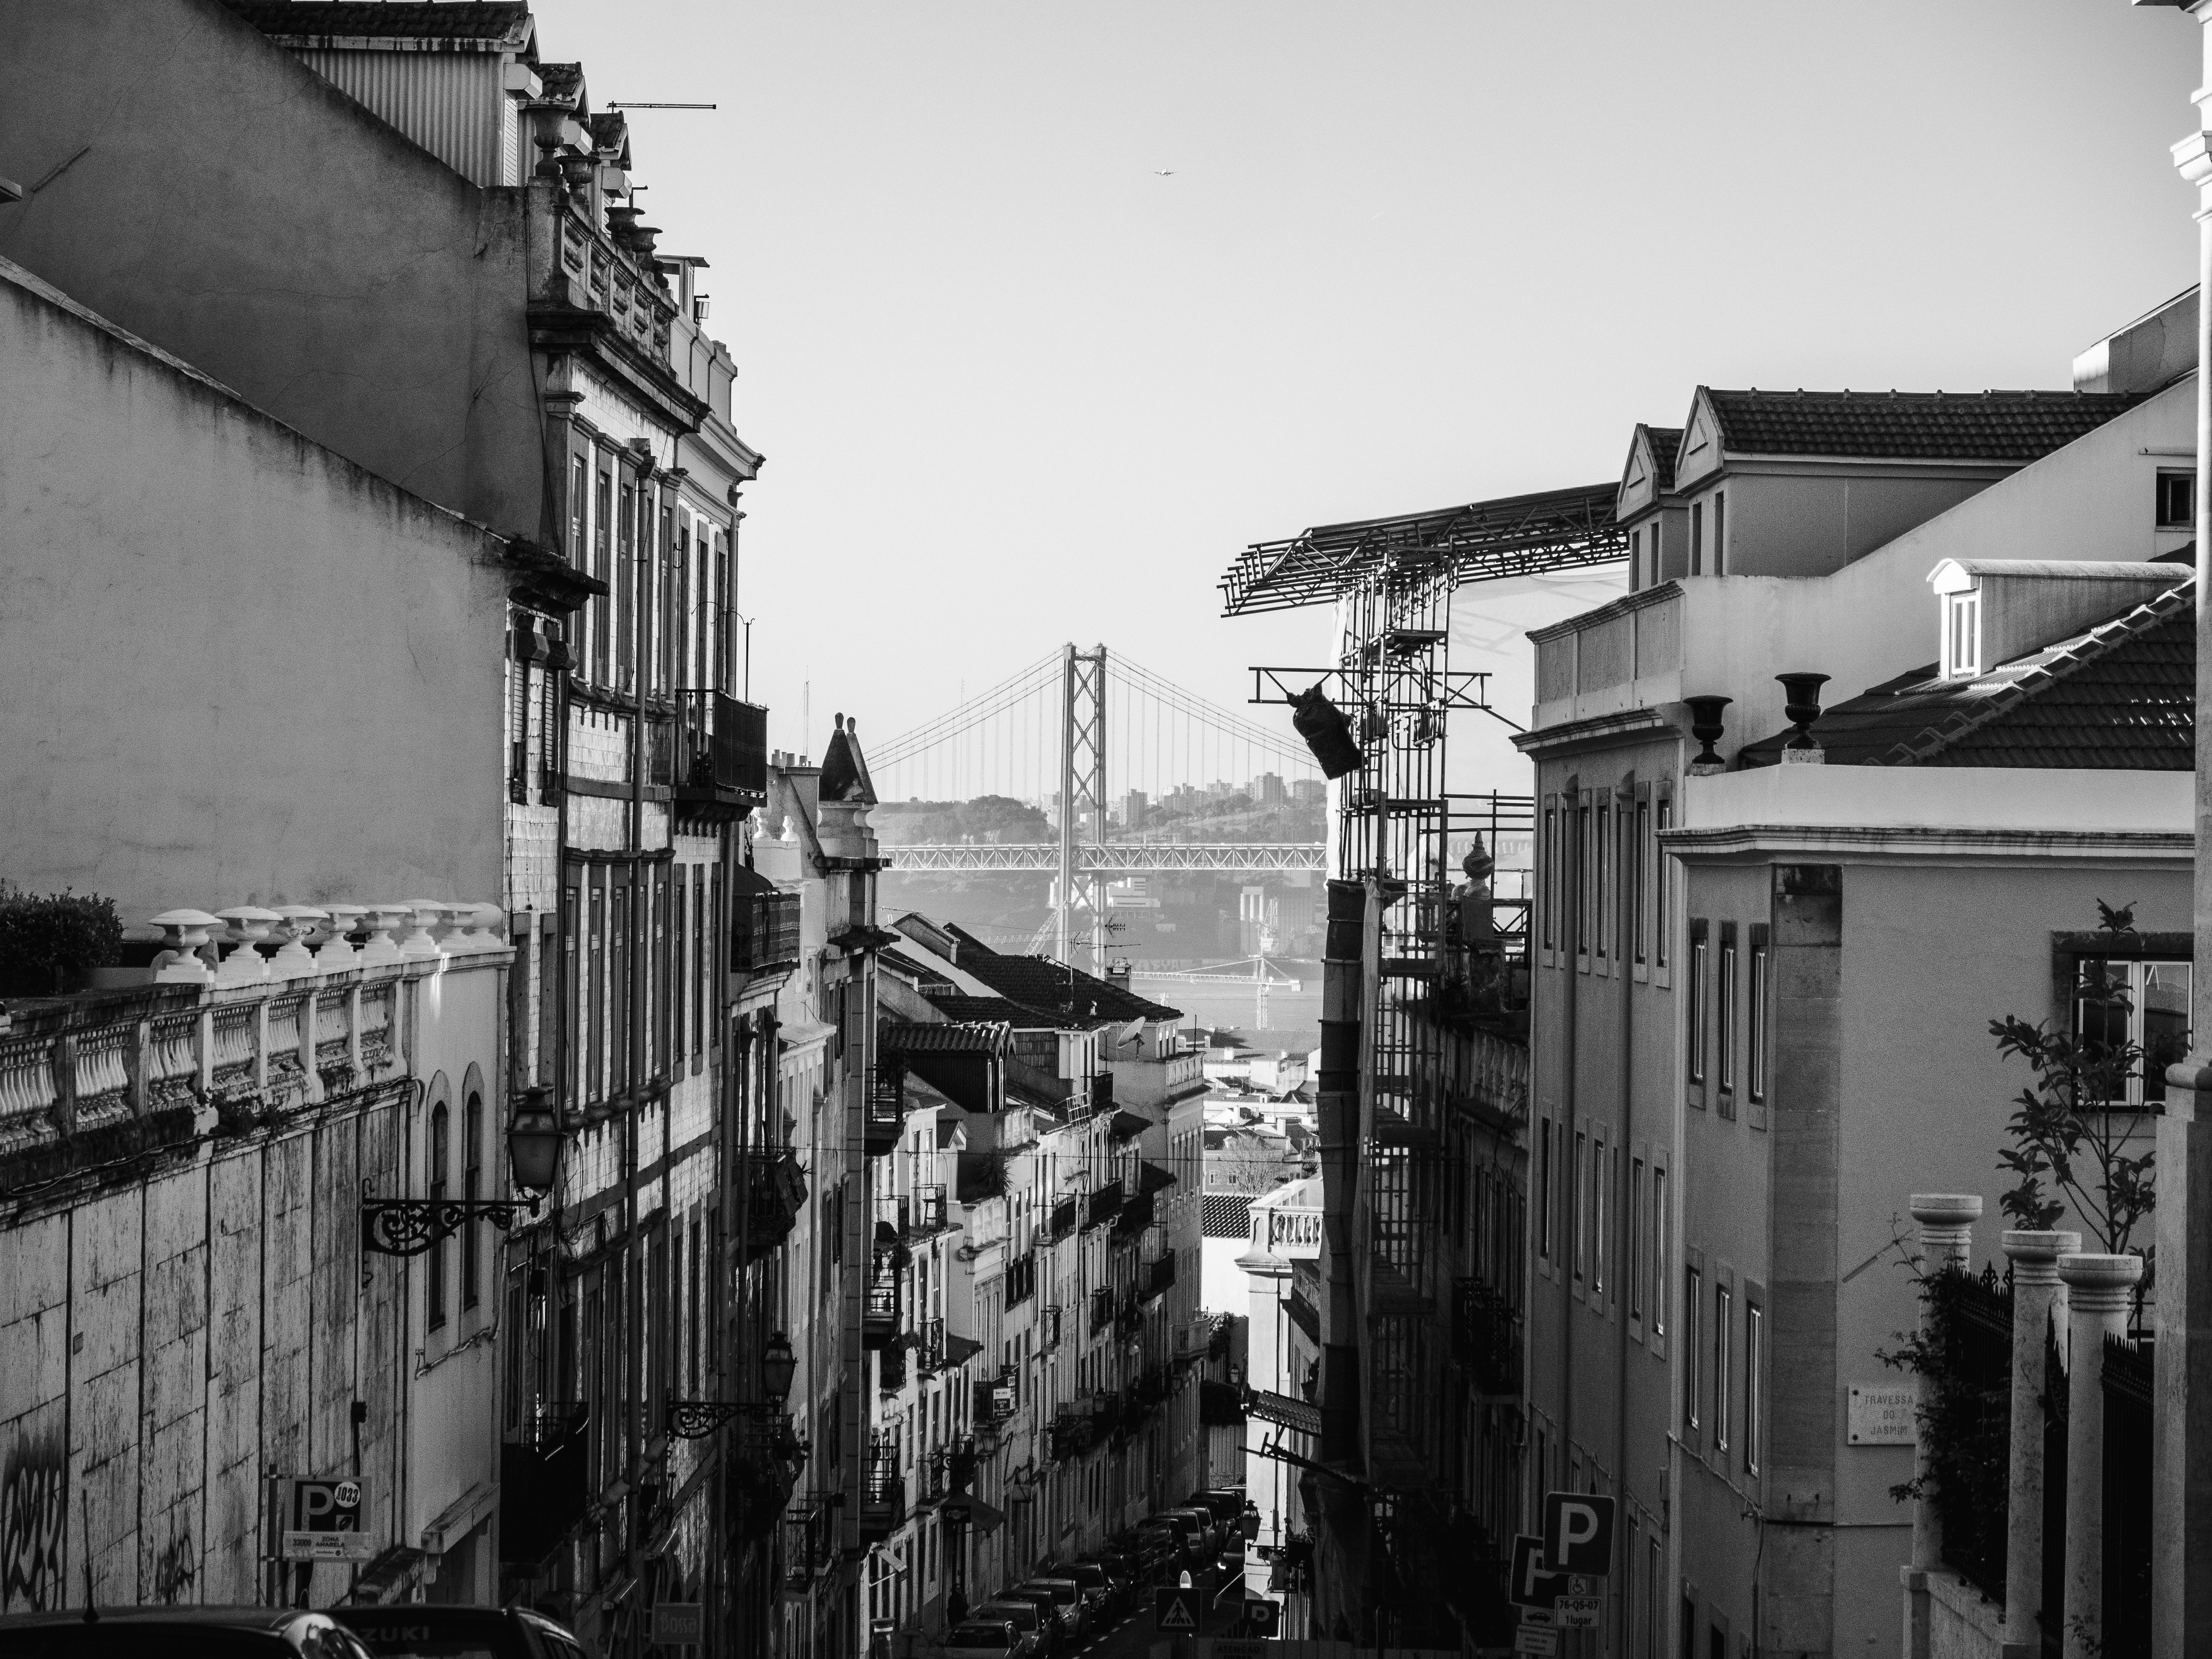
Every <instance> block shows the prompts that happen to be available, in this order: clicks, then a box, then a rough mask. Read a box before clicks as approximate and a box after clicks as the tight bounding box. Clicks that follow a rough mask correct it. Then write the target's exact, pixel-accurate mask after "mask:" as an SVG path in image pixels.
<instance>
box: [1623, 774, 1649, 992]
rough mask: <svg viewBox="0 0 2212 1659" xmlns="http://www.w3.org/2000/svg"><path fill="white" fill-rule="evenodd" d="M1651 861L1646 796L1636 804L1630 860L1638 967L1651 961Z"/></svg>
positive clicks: (1632, 929)
mask: <svg viewBox="0 0 2212 1659" xmlns="http://www.w3.org/2000/svg"><path fill="white" fill-rule="evenodd" d="M1650 860H1651V799H1650V796H1648V795H1645V796H1642V797H1639V798H1638V800H1637V803H1636V840H1635V845H1634V847H1633V848H1632V851H1631V853H1630V856H1629V859H1628V867H1629V882H1630V886H1629V890H1628V915H1629V923H1628V926H1629V929H1630V934H1631V939H1630V949H1631V951H1632V953H1633V955H1634V957H1635V959H1636V960H1637V961H1638V962H1639V963H1642V962H1647V961H1649V960H1650V949H1651V944H1650V926H1649V924H1648V923H1647V921H1645V918H1644V902H1645V900H1644V890H1645V889H1646V888H1648V887H1649V886H1650V884H1651V871H1650Z"/></svg>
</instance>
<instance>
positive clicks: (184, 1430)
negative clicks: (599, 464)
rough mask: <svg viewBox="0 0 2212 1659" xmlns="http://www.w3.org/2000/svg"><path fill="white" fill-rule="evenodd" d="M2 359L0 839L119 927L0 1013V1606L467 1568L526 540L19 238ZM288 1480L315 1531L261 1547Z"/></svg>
mask: <svg viewBox="0 0 2212 1659" xmlns="http://www.w3.org/2000/svg"><path fill="white" fill-rule="evenodd" d="M0 356H5V357H6V358H7V360H8V362H9V368H10V380H9V398H8V401H7V407H6V409H5V410H4V411H0V429H3V430H4V434H5V442H6V444H7V447H8V449H9V453H15V454H33V453H36V454H39V455H40V456H41V457H42V460H41V470H40V488H39V489H37V490H35V491H33V492H31V493H28V494H26V495H21V497H19V498H18V499H16V500H15V501H13V502H12V503H11V514H10V524H9V538H8V542H7V546H6V549H5V551H4V553H0V566H4V567H5V570H4V574H5V577H6V580H7V583H8V588H9V595H10V599H9V605H8V609H7V614H6V618H5V622H4V623H0V641H4V647H5V649H4V651H0V658H4V661H5V669H4V673H5V675H6V676H7V678H8V680H9V689H8V695H7V699H6V705H7V708H8V710H9V714H7V716H5V717H4V720H0V732H4V734H5V737H4V747H5V753H6V757H7V759H8V761H9V766H10V769H11V773H12V775H14V776H15V779H16V781H17V785H18V787H14V788H11V789H10V790H9V792H8V793H7V801H6V806H5V809H4V811H5V814H6V829H7V844H8V847H9V866H10V873H11V876H12V877H13V878H15V880H17V881H19V882H21V883H24V884H27V885H28V886H29V887H30V888H31V890H33V891H36V890H41V889H52V890H64V889H68V888H70V887H75V888H76V890H78V891H79V892H87V891H89V892H92V893H96V894H100V895H102V896H106V897H108V898H111V899H112V901H113V902H114V903H115V905H116V908H117V914H118V919H119V920H120V921H122V922H123V923H124V925H125V933H124V941H123V945H122V951H121V958H120V960H119V961H118V962H116V963H112V964H111V965H109V966H107V967H105V968H103V969H100V971H99V973H98V975H97V976H96V978H95V980H94V983H93V984H92V985H91V986H90V987H83V986H70V985H59V986H57V987H55V989H56V991H57V992H58V993H59V994H55V995H52V996H41V997H33V998H22V999H17V998H13V997H11V998H10V999H9V1003H8V1006H7V1007H6V1008H5V1009H4V1010H0V1102H4V1103H5V1106H4V1109H0V1272H4V1277H5V1279H6V1282H7V1284H8V1285H9V1293H8V1302H7V1308H6V1313H5V1318H4V1321H3V1322H0V1325H4V1329H5V1332H6V1337H7V1346H8V1352H9V1354H10V1355H12V1356H14V1360H13V1362H12V1363H10V1364H8V1365H7V1366H5V1367H3V1368H0V1468H4V1470H5V1474H4V1476H0V1528H4V1530H5V1531H6V1534H7V1536H8V1537H9V1540H10V1548H9V1560H8V1565H7V1568H6V1570H5V1571H4V1572H0V1607H4V1608H5V1609H6V1610H8V1611H22V1610H25V1609H28V1608H53V1607H65V1606H76V1605H82V1603H83V1601H85V1599H86V1597H87V1596H88V1595H89V1596H91V1597H92V1598H94V1600H95V1601H105V1602H111V1603H112V1602H117V1601H125V1602H139V1601H145V1602H161V1601H202V1600H219V1601H261V1600H264V1599H266V1600H276V1599H279V1598H290V1597H295V1596H300V1595H306V1596H308V1597H310V1598H313V1599H315V1600H317V1601H321V1602H325V1603H327V1602H331V1601H338V1600H341V1599H343V1598H344V1597H347V1596H349V1595H351V1596H356V1597H359V1598H362V1599H368V1600H391V1599H404V1598H428V1599H433V1600H442V1601H471V1600H481V1599H485V1598H489V1597H491V1596H494V1595H496V1594H497V1591H498V1581H499V1573H498V1558H497V1553H496V1549H495V1535H494V1528H495V1517H496V1512H497V1508H498V1498H499V1492H500V1481H499V1475H500V1468H499V1453H498V1448H499V1432H498V1416H499V1406H500V1395H499V1380H500V1379H499V1372H498V1370H497V1368H496V1364H495V1348H494V1346H493V1345H492V1335H493V1333H494V1331H495V1328H496V1327H497V1324H498V1322H499V1312H500V1308H501V1299H500V1285H499V1277H498V1276H499V1254H500V1251H499V1244H498V1230H499V1229H500V1228H501V1227H507V1228H512V1227H513V1226H515V1225H518V1224H520V1223H523V1222H526V1219H527V1211H526V1203H527V1205H528V1206H532V1207H535V1206H538V1205H539V1202H540V1200H539V1198H538V1196H537V1195H536V1194H537V1193H538V1192H542V1190H543V1188H544V1180H543V1179H542V1178H538V1180H537V1182H536V1188H535V1190H534V1191H533V1192H532V1194H531V1195H530V1196H528V1197H527V1199H526V1197H525V1194H522V1193H520V1192H519V1191H518V1190H517V1187H516V1182H518V1181H520V1180H521V1179H523V1178H525V1177H526V1176H528V1175H529V1172H528V1171H526V1170H522V1169H520V1168H519V1167H512V1168H511V1167H510V1164H509V1158H508V1152H509V1145H510V1136H509V1131H510V1129H511V1128H515V1127H520V1128H523V1129H526V1130H529V1129H531V1128H532V1127H533V1126H532V1125H530V1124H524V1125H514V1124H513V1123H512V1121H511V1120H510V1116H509V1114H508V1112H507V1110H506V1109H505V1108H506V1103H507V1075H506V1066H507V1053H506V1047H505V1042H504V1037H505V1035H506V1033H505V1029H504V1023H505V1011H506V1008H507V996H506V985H507V979H508V973H509V964H510V961H511V957H512V954H513V952H512V947H511V946H510V945H509V943H508V941H507V938H506V936H505V927H504V926H503V921H504V919H503V916H502V915H501V909H500V908H499V907H498V905H497V904H496V903H495V902H494V901H495V899H496V898H497V897H498V896H499V895H500V894H501V868H500V860H499V857H498V848H499V826H500V819H501V811H502V808H503V791H502V790H501V787H499V777H500V772H499V767H500V761H501V721H500V710H499V705H498V702H497V696H498V685H499V679H500V671H501V659H502V657H503V655H504V652H505V639H506V633H507V627H506V623H507V612H508V608H509V605H510V603H511V597H510V596H511V592H512V589H513V584H514V583H516V582H517V581H520V580H526V575H525V574H524V573H525V571H526V568H527V565H528V560H527V558H526V556H521V555H520V554H519V553H518V550H515V549H514V548H513V545H512V544H511V543H509V542H507V541H506V540H505V539H504V538H500V537H498V536H496V535H494V534H492V533H490V532H487V531H486V530H484V529H483V527H482V526H477V525H473V524H471V523H468V522H466V521H465V520H462V519H460V518H459V517H457V516H456V515H454V514H453V513H450V512H447V511H445V510H444V509H442V508H441V507H437V506H435V505H434V504H432V503H430V502H428V501H423V500H421V499H420V498H418V497H415V496H411V495H408V494H407V493H406V492H405V491H404V490H402V489H398V488H397V487H395V486H393V485H392V484H391V483H387V482H386V481H384V480H382V479H380V478H378V477H374V475H373V474H371V473H369V472H368V471H366V470H364V469H363V468H362V467H360V466H358V465H355V464H354V463H352V462H351V461H349V460H348V459H346V458H344V457H343V456H341V455H338V454H336V453H332V452H331V451H329V450H327V449H325V448H323V447H320V446H319V445H317V444H314V443H313V442H312V441H309V440H307V439H306V438H305V437H303V436H302V435H301V434H299V433H298V432H296V431H294V430H292V429H290V428H288V427H286V426H284V425H283V423H282V422H278V421H276V420H275V419H274V418H272V417H270V416H269V415H267V414H266V413H265V412H264V411H263V410H258V409H256V408H254V407H253V406H252V404H248V403H246V401H244V400H243V399H241V398H239V397H238V396H237V395H236V394H235V393H234V392H231V391H229V390H228V388H226V387H224V386H221V385H220V384H218V383H216V381H215V380H212V379H210V377H209V376H208V375H207V374H204V372H202V371H201V370H199V369H197V368H195V367H193V366H191V365H189V364H187V363H185V362H182V361H181V360H179V359H178V358H177V357H175V356H173V355H171V354H169V353H167V352H163V351H161V350H159V349H156V348H155V347H153V346H150V345H149V344H148V343H146V342H144V341H143V340H141V339H138V338H137V337H133V336H132V335H131V334H129V333H127V332H125V331H124V330H122V329H121V328H119V327H118V326H117V325H114V324H113V323H112V322H111V321H109V320H108V319H104V318H101V317H100V316H99V315H97V314H96V313H94V312H92V311H91V310H89V309H88V307H85V306H83V305H82V304H81V303H80V302H78V301H76V300H74V299H73V298H71V297H70V295H66V294H64V293H63V292H62V291H61V290H59V289H57V288H56V287H54V286H53V285H52V284H51V283H47V282H45V281H42V280H41V279H40V278H38V277H36V276H33V275H32V274H31V273H29V272H27V271H26V270H23V269H22V268H21V267H20V266H17V265H15V264H9V263H7V262H0ZM118 478H131V479H135V480H137V481H138V483H139V484H140V485H141V486H142V488H139V489H118V487H117V484H116V480H118ZM318 622H319V623H322V624H323V626H322V627H321V629H319V631H320V632H321V633H322V634H323V635H324V637H323V638H322V639H321V640H320V641H319V645H318V646H317V647H316V648H314V649H312V650H308V651H302V652H295V651H291V650H287V649H274V650H271V649H267V648H264V647H265V645H266V642H268V641H283V640H297V639H299V638H301V636H302V632H303V629H305V630H306V631H307V632H310V633H312V632H315V631H318V630H317V626H316V624H317V623H318ZM225 629H230V630H233V632H234V635H235V637H237V638H238V639H239V640H240V641H241V642H243V641H254V642H256V643H254V644H253V645H252V647H251V648H241V649H240V650H238V651H235V652H227V653H209V652H207V651H205V650H204V649H201V648H199V646H198V645H197V644H195V645H194V646H193V647H191V648H179V650H177V651H175V652H172V653H147V652H145V651H143V650H140V649H137V648H136V647H135V646H134V647H133V648H131V649H128V650H120V649H118V647H117V641H118V640H125V639H127V640H130V641H143V640H145V639H149V638H162V637H165V636H166V637H173V638H176V639H178V640H179V641H184V640H186V639H190V640H191V641H205V640H207V639H210V638H214V637H219V636H221V635H222V633H223V631H224V630H225ZM395 654H398V655H400V656H409V657H413V658H416V659H419V660H421V661H422V663H423V664H424V669H423V671H422V672H421V673H419V674H416V675H394V674H391V673H388V672H386V671H385V668H386V665H387V664H388V663H389V661H390V660H391V659H392V656H393V655H395ZM95 762H96V763H95ZM118 789H121V790H123V791H124V792H125V793H122V794H118ZM400 801H405V802H408V803H410V805H414V806H416V809H417V810H416V811H414V812H413V813H412V814H411V815H410V814H407V813H401V812H398V811H395V810H394V806H395V803H397V802H400ZM425 891H428V892H432V893H439V894H444V895H447V896H448V897H447V899H441V900H435V901H433V900H423V899H412V900H410V899H408V898H405V897H404V895H405V894H407V893H410V892H415V893H421V892H425ZM471 892H473V893H475V894H476V895H477V896H478V901H477V902H460V900H459V898H457V897H454V896H457V895H458V896H465V895H468V894H470V893H471ZM534 1127H535V1130H536V1132H537V1133H538V1139H539V1142H540V1143H541V1144H540V1146H539V1150H540V1151H541V1152H542V1151H543V1150H544V1147H543V1145H542V1141H543V1138H544V1132H545V1131H547V1130H548V1129H550V1125H549V1124H547V1123H545V1122H544V1121H538V1122H537V1123H536V1125H535V1126H534ZM425 1200H462V1201H465V1202H466V1203H468V1205H469V1209H468V1211H467V1212H466V1213H465V1216H464V1218H462V1219H461V1220H460V1221H459V1225H447V1223H445V1222H443V1221H441V1218H439V1217H438V1216H437V1214H435V1212H430V1211H429V1210H428V1206H427V1205H426V1204H425V1202H424V1201H425ZM487 1206H491V1207H489V1208H488V1207H487ZM410 1356H411V1357H412V1361H411V1363H410ZM312 1480H325V1481H337V1480H343V1481H346V1482H349V1483H350V1485H351V1489H352V1492H353V1495H354V1498H355V1501H354V1502H352V1503H351V1504H349V1509H350V1510H352V1512H353V1516H354V1518H355V1520H356V1528H355V1529H354V1530H355V1532H356V1535H357V1538H358V1541H359V1542H358V1545H357V1547H356V1548H355V1549H354V1550H353V1551H352V1553H350V1555H349V1558H348V1559H333V1560H325V1561H323V1562H320V1563H316V1562H312V1561H307V1560H295V1559H293V1557H294V1556H295V1555H296V1554H298V1553H299V1552H297V1551H288V1550H286V1549H284V1548H283V1544H282V1533H283V1530H284V1529H285V1528H288V1527H298V1526H300V1525H301V1522H299V1521H298V1520H297V1519H296V1518H292V1516H293V1511H292V1504H293V1500H294V1498H295V1496H296V1495H297V1493H298V1492H301V1491H303V1490H305V1489H304V1488H300V1487H296V1486H294V1485H292V1484H289V1483H295V1482H300V1481H312ZM276 1557H282V1558H283V1559H282V1565H278V1564H277V1562H276V1560H275V1559H272V1558H276Z"/></svg>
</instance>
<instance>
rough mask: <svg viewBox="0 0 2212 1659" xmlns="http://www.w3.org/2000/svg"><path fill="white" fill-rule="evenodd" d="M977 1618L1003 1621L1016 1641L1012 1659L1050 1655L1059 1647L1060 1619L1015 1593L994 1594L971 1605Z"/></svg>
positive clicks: (1042, 1658)
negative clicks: (1012, 1630) (1011, 1628)
mask: <svg viewBox="0 0 2212 1659" xmlns="http://www.w3.org/2000/svg"><path fill="white" fill-rule="evenodd" d="M975 1618H977V1619H978V1620H984V1619H988V1620H994V1621H1003V1622H1005V1623H1006V1624H1009V1625H1012V1626H1013V1627H1014V1634H1015V1635H1016V1636H1018V1637H1019V1638H1021V1639H1020V1641H1019V1642H1018V1644H1016V1645H1015V1648H1014V1651H1013V1655H1012V1659H1054V1655H1055V1654H1057V1653H1058V1652H1059V1651H1060V1620H1057V1619H1055V1618H1054V1616H1053V1615H1052V1614H1051V1613H1048V1612H1046V1611H1045V1610H1044V1609H1043V1608H1042V1607H1039V1606H1037V1604H1036V1602H1034V1601H1024V1600H1023V1599H1022V1598H1021V1597H1019V1596H1016V1595H1000V1596H994V1597H993V1598H992V1599H991V1600H990V1601H986V1602H984V1603H983V1605H982V1606H981V1607H978V1608H976V1609H975Z"/></svg>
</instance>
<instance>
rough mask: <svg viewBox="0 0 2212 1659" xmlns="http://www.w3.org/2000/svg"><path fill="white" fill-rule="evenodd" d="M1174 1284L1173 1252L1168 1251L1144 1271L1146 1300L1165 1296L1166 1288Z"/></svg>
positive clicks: (1174, 1264)
mask: <svg viewBox="0 0 2212 1659" xmlns="http://www.w3.org/2000/svg"><path fill="white" fill-rule="evenodd" d="M1175 1282H1176V1259H1175V1252H1174V1251H1172V1250H1170V1251H1169V1252H1168V1253H1167V1254H1166V1255H1164V1256H1162V1257H1161V1258H1160V1259H1159V1260H1158V1261H1155V1262H1153V1263H1152V1266H1151V1267H1147V1268H1146V1269H1145V1278H1144V1280H1143V1284H1144V1293H1145V1297H1146V1300H1148V1301H1149V1300H1151V1299H1152V1297H1158V1296H1164V1295H1166V1294H1167V1290H1168V1286H1170V1285H1172V1284H1174V1283H1175Z"/></svg>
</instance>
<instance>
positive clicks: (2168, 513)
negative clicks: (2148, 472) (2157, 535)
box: [2158, 472, 2197, 530]
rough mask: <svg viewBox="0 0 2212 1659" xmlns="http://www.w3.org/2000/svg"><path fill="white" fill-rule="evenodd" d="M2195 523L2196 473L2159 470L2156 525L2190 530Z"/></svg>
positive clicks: (2167, 528)
mask: <svg viewBox="0 0 2212 1659" xmlns="http://www.w3.org/2000/svg"><path fill="white" fill-rule="evenodd" d="M2196 525H2197V475H2196V474H2195V473H2194V472H2161V473H2160V474H2159V475H2158V527H2159V528H2160V530H2191V529H2194V528H2195V527H2196Z"/></svg>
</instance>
